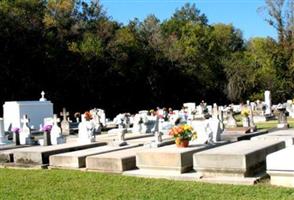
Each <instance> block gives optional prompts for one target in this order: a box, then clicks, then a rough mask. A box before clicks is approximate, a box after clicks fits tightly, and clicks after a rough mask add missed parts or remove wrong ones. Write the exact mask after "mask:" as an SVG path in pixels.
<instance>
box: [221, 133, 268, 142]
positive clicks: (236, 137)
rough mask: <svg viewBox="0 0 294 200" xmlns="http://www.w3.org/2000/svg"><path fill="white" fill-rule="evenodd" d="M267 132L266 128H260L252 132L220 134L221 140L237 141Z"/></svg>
mask: <svg viewBox="0 0 294 200" xmlns="http://www.w3.org/2000/svg"><path fill="white" fill-rule="evenodd" d="M266 133H268V131H267V130H260V131H256V132H252V133H246V134H244V133H223V134H221V140H222V141H230V142H237V141H242V140H250V139H251V138H252V137H255V136H258V135H263V134H266Z"/></svg>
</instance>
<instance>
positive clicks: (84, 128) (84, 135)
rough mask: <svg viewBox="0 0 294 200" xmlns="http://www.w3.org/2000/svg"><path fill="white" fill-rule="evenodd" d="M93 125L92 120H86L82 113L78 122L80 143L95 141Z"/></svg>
mask: <svg viewBox="0 0 294 200" xmlns="http://www.w3.org/2000/svg"><path fill="white" fill-rule="evenodd" d="M94 130H95V125H94V123H93V122H92V121H90V120H86V119H85V116H84V115H82V122H81V123H80V124H79V133H78V142H79V143H81V144H88V143H92V142H95V134H94Z"/></svg>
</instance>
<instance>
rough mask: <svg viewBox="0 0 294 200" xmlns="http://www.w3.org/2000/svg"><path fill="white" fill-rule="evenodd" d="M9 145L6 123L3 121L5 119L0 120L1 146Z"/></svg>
mask: <svg viewBox="0 0 294 200" xmlns="http://www.w3.org/2000/svg"><path fill="white" fill-rule="evenodd" d="M7 143H8V140H7V138H6V137H5V131H4V121H3V118H0V145H4V144H7Z"/></svg>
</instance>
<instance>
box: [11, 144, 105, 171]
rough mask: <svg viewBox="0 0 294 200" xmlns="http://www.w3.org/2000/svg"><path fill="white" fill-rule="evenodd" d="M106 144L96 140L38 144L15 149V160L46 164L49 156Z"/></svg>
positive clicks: (30, 163) (17, 162)
mask: <svg viewBox="0 0 294 200" xmlns="http://www.w3.org/2000/svg"><path fill="white" fill-rule="evenodd" d="M102 145H106V143H105V142H94V143H90V144H78V143H65V144H59V145H53V146H36V147H28V148H23V149H15V150H14V151H13V157H14V162H15V163H16V164H29V165H45V164H48V163H49V156H51V155H55V154H59V153H65V152H71V151H78V150H82V149H87V148H93V147H98V146H102Z"/></svg>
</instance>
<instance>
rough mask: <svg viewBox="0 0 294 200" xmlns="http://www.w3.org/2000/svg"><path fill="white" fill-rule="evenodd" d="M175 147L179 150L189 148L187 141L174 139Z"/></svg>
mask: <svg viewBox="0 0 294 200" xmlns="http://www.w3.org/2000/svg"><path fill="white" fill-rule="evenodd" d="M176 146H177V147H180V148H186V147H188V146H189V140H185V139H180V138H176Z"/></svg>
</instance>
